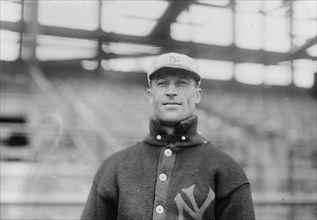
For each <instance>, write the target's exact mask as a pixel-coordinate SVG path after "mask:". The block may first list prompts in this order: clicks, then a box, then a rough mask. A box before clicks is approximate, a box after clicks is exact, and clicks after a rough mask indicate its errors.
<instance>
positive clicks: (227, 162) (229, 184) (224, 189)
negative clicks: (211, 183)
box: [205, 143, 249, 196]
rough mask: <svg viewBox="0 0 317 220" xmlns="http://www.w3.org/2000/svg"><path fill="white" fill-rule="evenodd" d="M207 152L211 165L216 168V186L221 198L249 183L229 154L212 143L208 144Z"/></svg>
mask: <svg viewBox="0 0 317 220" xmlns="http://www.w3.org/2000/svg"><path fill="white" fill-rule="evenodd" d="M205 151H206V153H205V154H206V156H208V157H209V160H208V161H209V165H210V166H212V167H214V174H215V185H216V188H217V189H218V195H219V196H225V195H227V194H229V193H231V192H232V191H233V190H234V189H236V188H237V187H239V186H241V185H243V184H246V183H249V181H248V179H247V176H246V174H245V172H244V170H243V169H242V167H241V166H240V164H239V163H238V162H237V161H236V160H235V159H233V158H232V157H231V156H230V155H229V154H227V153H225V152H224V151H222V150H221V149H219V148H218V147H216V146H214V145H212V144H210V143H209V144H207V146H206V149H205Z"/></svg>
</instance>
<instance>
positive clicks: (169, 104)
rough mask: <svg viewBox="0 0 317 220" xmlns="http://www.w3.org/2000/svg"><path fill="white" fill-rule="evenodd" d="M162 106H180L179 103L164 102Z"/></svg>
mask: <svg viewBox="0 0 317 220" xmlns="http://www.w3.org/2000/svg"><path fill="white" fill-rule="evenodd" d="M163 105H167V106H176V105H181V103H178V102H164V103H163Z"/></svg>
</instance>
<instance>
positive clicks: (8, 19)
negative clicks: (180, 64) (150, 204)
mask: <svg viewBox="0 0 317 220" xmlns="http://www.w3.org/2000/svg"><path fill="white" fill-rule="evenodd" d="M0 10H1V13H0V25H1V26H0V37H1V38H0V41H1V46H0V63H1V75H0V95H1V96H0V97H1V100H0V104H1V106H0V110H1V111H0V125H1V130H0V138H1V139H0V156H1V157H0V160H1V161H0V162H1V166H0V168H1V172H0V175H1V184H0V187H1V194H0V202H1V210H0V215H1V216H0V218H1V219H5V220H10V219H11V220H17V219H21V220H23V219H24V220H26V219H28V220H29V219H34V220H37V219H63V220H66V219H78V218H79V216H80V214H81V212H82V209H83V206H84V203H85V201H86V198H87V195H88V192H89V190H90V186H91V182H92V179H93V176H94V174H95V172H96V169H97V168H98V167H99V165H100V163H101V162H102V161H103V159H104V158H106V157H107V156H109V155H111V154H113V153H114V152H117V151H119V150H121V149H124V148H126V147H128V146H130V145H132V144H134V143H136V142H137V141H141V140H142V139H143V138H144V136H145V135H146V134H147V133H148V119H149V116H150V114H151V112H152V109H151V106H150V104H149V103H148V99H147V95H146V89H147V86H148V85H147V80H146V72H147V69H148V68H149V66H150V63H151V61H152V60H153V59H154V57H156V56H157V55H159V54H162V53H165V52H171V51H175V52H179V53H185V54H188V55H189V56H191V57H193V58H195V59H196V60H197V61H198V63H199V67H200V72H201V74H202V75H203V82H202V85H201V86H202V88H203V98H202V101H201V103H199V105H198V109H197V115H198V118H199V130H201V133H202V134H203V136H205V137H206V138H207V139H209V140H210V141H211V142H213V143H215V144H216V145H217V146H218V147H219V148H221V149H222V150H224V151H225V152H227V153H228V154H229V155H231V156H232V157H233V158H234V159H236V160H237V161H238V162H239V163H240V164H241V166H242V167H243V168H244V170H245V171H246V174H247V176H248V178H249V180H250V182H251V187H252V196H253V200H254V205H255V212H256V216H257V219H280V220H282V219H285V220H286V219H287V220H298V219H306V220H313V219H316V218H317V211H316V210H317V162H316V161H317V125H316V120H317V115H316V114H317V107H316V98H317V97H316V93H317V90H316V87H317V81H316V80H317V73H316V72H317V63H316V62H317V61H316V57H317V2H316V1H315V0H272V1H270V0H252V1H251V0H250V1H245V0H186V1H185V0H184V1H163V0H142V1H138V0H137V1H130V0H72V1H60V0H36V1H33V0H0Z"/></svg>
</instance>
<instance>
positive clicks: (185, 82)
mask: <svg viewBox="0 0 317 220" xmlns="http://www.w3.org/2000/svg"><path fill="white" fill-rule="evenodd" d="M177 84H178V85H179V86H185V85H187V84H188V82H187V80H179V81H178V82H177Z"/></svg>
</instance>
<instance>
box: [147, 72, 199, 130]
mask: <svg viewBox="0 0 317 220" xmlns="http://www.w3.org/2000/svg"><path fill="white" fill-rule="evenodd" d="M175 71H177V72H175V73H172V74H171V73H159V74H157V75H156V76H154V78H153V79H152V81H151V87H150V88H149V89H148V97H149V100H150V103H151V104H152V106H153V110H154V114H155V115H156V117H157V118H158V119H159V120H161V121H163V122H164V123H166V124H171V125H172V124H176V123H177V122H179V121H181V120H184V119H186V118H188V117H189V116H191V115H192V114H193V113H194V110H195V106H196V104H197V103H199V101H200V98H201V88H199V87H198V85H197V82H196V81H195V80H194V79H193V78H192V77H191V76H189V75H186V74H184V73H182V72H179V70H175Z"/></svg>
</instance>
